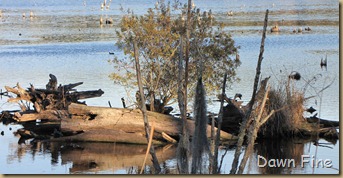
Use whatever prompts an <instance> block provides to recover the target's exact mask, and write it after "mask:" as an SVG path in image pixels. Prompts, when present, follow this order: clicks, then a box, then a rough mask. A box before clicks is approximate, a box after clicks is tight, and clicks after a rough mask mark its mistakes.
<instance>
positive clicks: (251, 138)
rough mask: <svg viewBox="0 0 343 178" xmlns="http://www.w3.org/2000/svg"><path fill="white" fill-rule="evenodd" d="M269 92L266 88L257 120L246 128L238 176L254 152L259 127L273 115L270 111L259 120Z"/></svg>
mask: <svg viewBox="0 0 343 178" xmlns="http://www.w3.org/2000/svg"><path fill="white" fill-rule="evenodd" d="M269 90H270V86H268V88H267V91H266V93H265V94H264V98H263V101H262V103H261V106H260V107H259V108H260V113H259V114H258V116H257V118H256V119H255V120H254V121H253V123H252V124H251V125H250V126H249V128H248V133H247V134H248V136H247V139H248V146H247V148H246V149H245V152H244V156H243V158H242V161H241V164H240V165H239V170H238V174H242V173H243V171H244V168H245V165H246V163H247V161H248V159H249V156H250V155H251V153H252V152H253V150H254V145H255V140H256V138H257V133H258V131H259V129H260V127H261V126H262V125H263V124H264V123H265V122H266V121H267V120H268V119H269V117H270V116H271V115H272V114H274V110H272V111H271V113H270V114H269V115H268V116H267V117H265V118H264V119H262V120H261V118H262V113H263V111H264V107H265V104H266V101H267V98H268V92H269Z"/></svg>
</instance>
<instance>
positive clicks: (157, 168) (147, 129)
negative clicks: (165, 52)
mask: <svg viewBox="0 0 343 178" xmlns="http://www.w3.org/2000/svg"><path fill="white" fill-rule="evenodd" d="M133 48H134V55H135V63H136V73H137V82H138V88H139V93H140V95H141V103H140V104H141V108H140V109H141V110H142V114H143V119H144V127H145V135H146V139H147V141H148V142H149V138H150V126H149V120H148V116H147V109H146V106H145V96H144V91H143V84H142V79H141V71H140V65H139V58H138V56H139V53H138V47H137V42H136V40H135V39H133ZM150 154H151V157H152V162H153V165H154V168H155V171H156V174H159V173H160V172H161V167H160V164H159V163H158V160H157V157H156V154H155V150H154V147H153V146H152V147H150Z"/></svg>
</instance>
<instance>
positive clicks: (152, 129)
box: [140, 123, 155, 174]
mask: <svg viewBox="0 0 343 178" xmlns="http://www.w3.org/2000/svg"><path fill="white" fill-rule="evenodd" d="M154 130H155V124H154V123H152V125H151V130H150V137H149V143H148V149H147V150H146V153H145V158H144V161H143V165H142V169H141V172H140V174H142V173H143V170H144V166H145V163H146V159H147V158H148V154H149V150H150V147H151V143H152V137H153V135H154Z"/></svg>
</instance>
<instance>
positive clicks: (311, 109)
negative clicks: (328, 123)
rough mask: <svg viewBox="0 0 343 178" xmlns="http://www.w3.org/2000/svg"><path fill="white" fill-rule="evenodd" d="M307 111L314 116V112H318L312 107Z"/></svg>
mask: <svg viewBox="0 0 343 178" xmlns="http://www.w3.org/2000/svg"><path fill="white" fill-rule="evenodd" d="M306 111H307V112H309V113H311V114H312V113H313V112H315V111H317V110H316V109H314V108H313V107H312V106H311V107H310V108H307V109H306Z"/></svg>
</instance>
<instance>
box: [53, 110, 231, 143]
mask: <svg viewBox="0 0 343 178" xmlns="http://www.w3.org/2000/svg"><path fill="white" fill-rule="evenodd" d="M68 111H69V113H70V114H71V119H62V121H61V131H62V132H79V131H84V133H82V134H78V135H74V136H71V137H69V138H70V139H72V140H78V141H81V140H82V141H114V142H117V141H118V139H119V141H120V142H125V143H140V144H141V143H144V144H147V141H146V139H142V141H140V140H139V139H138V138H145V137H144V136H145V131H144V123H143V119H142V114H141V111H140V110H139V109H134V110H132V109H123V108H105V107H93V106H85V105H80V104H75V103H72V104H70V105H69V107H68ZM147 114H148V117H149V122H150V123H154V125H155V132H154V138H153V139H154V141H155V142H156V141H163V142H166V141H167V140H166V139H165V138H164V134H167V135H168V136H169V137H171V138H173V139H176V140H178V139H179V135H180V134H181V124H182V123H181V122H182V121H181V120H180V119H177V118H174V117H172V116H169V115H164V114H160V113H155V112H150V111H148V112H147ZM187 128H188V130H189V131H190V133H193V132H194V121H192V120H187ZM215 130H216V129H215ZM115 132H117V133H115ZM210 132H211V127H210V126H208V127H207V135H209V136H210V135H211V134H210ZM90 133H93V134H90ZM108 133H112V134H108ZM118 133H119V136H122V137H123V138H124V137H125V139H123V138H118V137H116V134H118ZM128 133H131V134H136V135H134V137H132V138H130V137H126V134H128ZM162 133H164V134H163V135H162ZM61 139H62V138H60V139H59V140H61ZM235 139H236V137H235V136H233V135H231V134H229V133H226V132H223V131H222V132H221V140H235ZM138 140H139V141H138Z"/></svg>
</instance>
